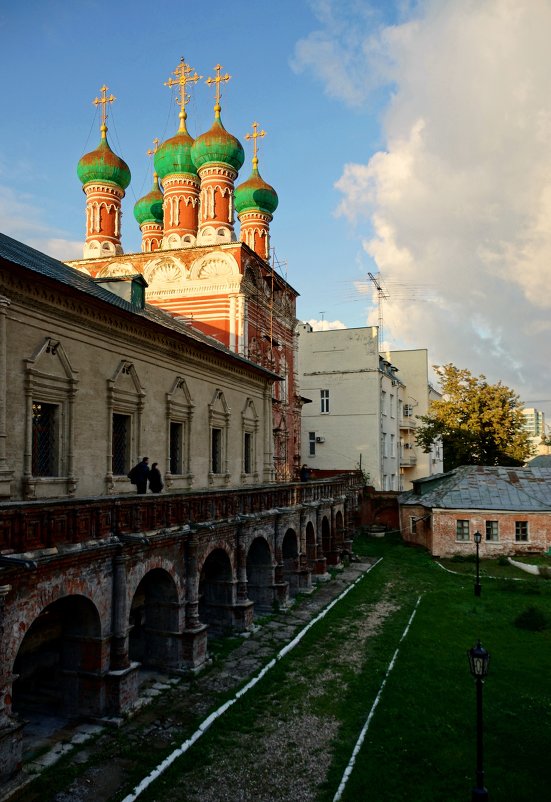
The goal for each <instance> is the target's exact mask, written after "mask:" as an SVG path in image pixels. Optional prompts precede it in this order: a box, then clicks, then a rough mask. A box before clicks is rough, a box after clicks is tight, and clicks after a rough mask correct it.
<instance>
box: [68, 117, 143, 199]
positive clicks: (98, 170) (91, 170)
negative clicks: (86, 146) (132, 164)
mask: <svg viewBox="0 0 551 802" xmlns="http://www.w3.org/2000/svg"><path fill="white" fill-rule="evenodd" d="M106 131H107V128H105V130H103V127H102V132H101V142H100V143H99V146H98V147H97V148H96V150H93V151H91V152H90V153H86V154H85V155H84V156H83V157H82V159H81V160H80V161H79V163H78V166H77V174H78V177H79V179H80V180H81V182H82V183H83V184H84V185H85V184H89V183H90V182H91V181H94V182H98V183H101V184H115V185H116V186H118V187H120V188H121V189H126V188H127V186H128V185H129V183H130V168H129V167H128V165H127V164H126V162H125V161H123V160H122V159H121V158H120V157H119V156H117V154H116V153H113V151H112V150H111V148H110V147H109V143H108V142H107V136H106Z"/></svg>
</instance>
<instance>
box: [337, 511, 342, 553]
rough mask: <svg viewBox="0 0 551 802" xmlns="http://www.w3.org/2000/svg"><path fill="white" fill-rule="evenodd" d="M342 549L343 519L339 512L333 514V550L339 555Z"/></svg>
mask: <svg viewBox="0 0 551 802" xmlns="http://www.w3.org/2000/svg"><path fill="white" fill-rule="evenodd" d="M343 547H344V519H343V514H342V512H341V511H340V510H337V512H336V513H335V549H336V550H337V551H338V552H339V553H341V552H342V550H343Z"/></svg>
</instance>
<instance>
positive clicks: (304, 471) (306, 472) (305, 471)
mask: <svg viewBox="0 0 551 802" xmlns="http://www.w3.org/2000/svg"><path fill="white" fill-rule="evenodd" d="M309 478H310V468H309V467H308V465H306V463H305V464H304V465H303V466H302V468H301V469H300V481H301V482H307V481H308V479H309Z"/></svg>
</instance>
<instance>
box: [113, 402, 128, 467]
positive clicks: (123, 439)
mask: <svg viewBox="0 0 551 802" xmlns="http://www.w3.org/2000/svg"><path fill="white" fill-rule="evenodd" d="M131 421H132V419H131V417H130V415H121V414H120V413H118V412H114V413H113V435H112V437H113V444H112V445H113V448H112V467H111V470H112V472H113V476H126V474H127V473H128V471H129V470H130V468H131V465H130V443H131V439H130V435H131Z"/></svg>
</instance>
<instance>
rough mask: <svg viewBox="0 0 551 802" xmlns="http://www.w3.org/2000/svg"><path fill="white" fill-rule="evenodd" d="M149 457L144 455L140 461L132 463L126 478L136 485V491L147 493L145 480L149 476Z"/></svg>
mask: <svg viewBox="0 0 551 802" xmlns="http://www.w3.org/2000/svg"><path fill="white" fill-rule="evenodd" d="M149 473H150V469H149V457H144V458H143V459H142V461H141V462H138V464H137V465H134V467H133V468H132V470H131V471H130V473H129V474H128V478H129V479H130V481H131V482H132V484H133V485H136V492H137V493H147V480H148V478H149Z"/></svg>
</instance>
